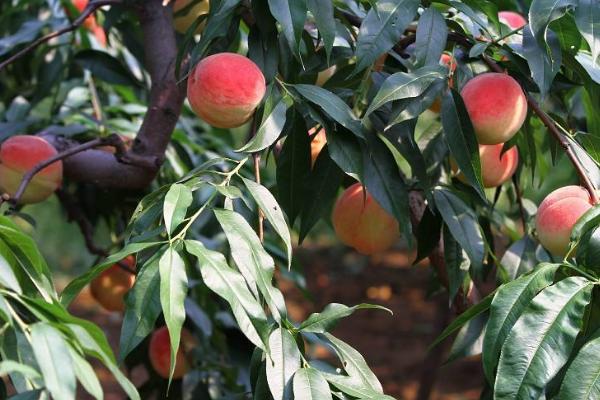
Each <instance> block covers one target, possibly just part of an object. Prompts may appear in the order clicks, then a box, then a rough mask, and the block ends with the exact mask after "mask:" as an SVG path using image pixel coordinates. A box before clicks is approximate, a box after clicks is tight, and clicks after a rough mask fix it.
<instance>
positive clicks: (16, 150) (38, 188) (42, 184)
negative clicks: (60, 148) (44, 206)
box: [0, 135, 63, 204]
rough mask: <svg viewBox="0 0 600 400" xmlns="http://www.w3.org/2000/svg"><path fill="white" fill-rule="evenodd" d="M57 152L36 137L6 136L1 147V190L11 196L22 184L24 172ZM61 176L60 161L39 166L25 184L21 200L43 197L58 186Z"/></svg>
mask: <svg viewBox="0 0 600 400" xmlns="http://www.w3.org/2000/svg"><path fill="white" fill-rule="evenodd" d="M56 154H57V151H56V149H55V148H54V147H52V145H50V143H48V142H47V141H45V140H44V139H42V138H41V137H39V136H30V135H17V136H12V137H10V138H8V139H7V140H6V141H5V142H4V143H2V146H0V189H2V191H4V192H6V193H8V194H9V195H11V196H13V195H14V194H15V193H16V191H17V189H18V188H19V185H20V184H21V180H22V179H23V175H25V174H26V173H27V172H28V171H29V170H31V169H32V168H33V167H35V166H36V165H38V164H39V163H40V162H42V161H45V160H47V159H49V158H51V157H54V156H55V155H56ZM62 176H63V169H62V161H57V162H55V163H52V164H50V165H49V166H47V167H46V168H44V169H42V170H41V171H40V172H38V173H37V174H36V175H35V176H34V177H33V179H32V180H31V182H29V185H27V189H26V190H25V193H23V196H21V200H20V203H23V204H28V203H38V202H40V201H43V200H46V199H47V198H48V197H50V195H51V194H52V193H54V191H55V190H56V189H58V188H59V187H60V185H61V183H62Z"/></svg>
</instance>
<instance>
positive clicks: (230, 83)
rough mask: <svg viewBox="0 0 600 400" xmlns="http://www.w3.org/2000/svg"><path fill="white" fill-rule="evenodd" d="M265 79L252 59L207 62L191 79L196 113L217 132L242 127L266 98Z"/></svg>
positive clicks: (232, 56) (225, 56)
mask: <svg viewBox="0 0 600 400" xmlns="http://www.w3.org/2000/svg"><path fill="white" fill-rule="evenodd" d="M265 91H266V86H265V77H264V75H263V74H262V72H261V70H260V68H258V66H257V65H256V64H255V63H254V62H252V61H251V60H250V59H248V58H246V57H244V56H242V55H239V54H236V53H219V54H214V55H212V56H208V57H206V58H204V59H203V60H202V61H200V62H199V63H198V65H196V67H195V68H194V70H193V71H192V73H191V74H190V76H189V77H188V88H187V95H188V99H189V101H190V105H191V106H192V109H193V110H194V112H195V113H196V114H197V115H198V116H199V117H200V118H202V119H203V120H204V121H206V122H208V123H209V124H210V125H212V126H214V127H217V128H235V127H238V126H241V125H243V124H244V123H245V122H247V121H248V120H249V119H250V118H251V117H252V114H254V111H255V109H256V107H257V106H258V105H259V104H260V102H261V100H262V98H263V96H264V95H265Z"/></svg>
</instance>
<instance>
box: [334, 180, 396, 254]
mask: <svg viewBox="0 0 600 400" xmlns="http://www.w3.org/2000/svg"><path fill="white" fill-rule="evenodd" d="M332 222H333V228H334V229H335V233H336V234H337V236H338V238H339V239H340V240H341V241H342V243H344V244H346V245H348V246H351V247H354V248H355V249H356V250H357V251H358V252H359V253H362V254H367V255H369V254H375V253H378V252H381V251H384V250H387V249H389V248H390V247H391V246H392V245H393V244H394V243H395V242H396V240H398V238H399V237H400V231H399V226H398V221H396V219H395V218H394V217H393V216H391V215H390V214H388V212H387V211H385V210H384V209H383V208H382V207H381V206H380V205H379V203H377V201H376V200H375V199H374V198H373V197H372V196H371V195H370V194H369V193H366V192H365V190H364V188H363V186H362V185H361V184H360V183H356V184H354V185H352V186H350V187H349V188H347V189H346V190H345V191H344V193H343V194H342V195H341V196H340V197H339V198H338V200H337V202H336V203H335V206H334V208H333V214H332Z"/></svg>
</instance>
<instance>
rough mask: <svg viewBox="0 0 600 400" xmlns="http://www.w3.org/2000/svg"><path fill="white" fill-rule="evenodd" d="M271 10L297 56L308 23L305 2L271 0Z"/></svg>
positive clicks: (298, 0) (303, 0)
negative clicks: (306, 22) (305, 23)
mask: <svg viewBox="0 0 600 400" xmlns="http://www.w3.org/2000/svg"><path fill="white" fill-rule="evenodd" d="M269 9H270V10H271V14H272V15H273V17H275V19H276V20H277V21H278V22H279V23H280V24H281V29H282V31H283V35H284V36H285V39H286V40H287V42H288V45H289V46H290V49H291V50H292V52H293V53H294V54H295V55H298V54H299V50H300V43H299V42H300V36H301V35H302V31H303V30H304V21H306V3H305V0H294V1H288V0H269Z"/></svg>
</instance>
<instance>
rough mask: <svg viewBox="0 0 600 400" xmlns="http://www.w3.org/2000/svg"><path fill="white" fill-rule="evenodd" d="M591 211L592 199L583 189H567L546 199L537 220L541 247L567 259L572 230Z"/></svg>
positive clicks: (557, 191)
mask: <svg viewBox="0 0 600 400" xmlns="http://www.w3.org/2000/svg"><path fill="white" fill-rule="evenodd" d="M591 207H592V204H591V199H590V195H589V193H588V192H587V191H586V190H585V189H584V188H582V187H581V186H565V187H562V188H559V189H556V190H555V191H553V192H552V193H550V194H549V195H548V196H546V198H545V199H544V200H543V201H542V203H541V204H540V206H539V208H538V211H537V215H536V219H535V226H536V231H537V237H538V239H539V241H540V243H541V244H542V246H544V247H545V248H546V250H548V251H549V252H550V253H551V254H553V255H555V256H563V255H565V253H566V252H567V250H568V247H569V240H570V236H571V230H572V229H573V226H574V225H575V223H576V222H577V220H578V219H579V217H581V216H582V215H583V214H584V213H585V212H586V211H587V210H589V209H590V208H591Z"/></svg>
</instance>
